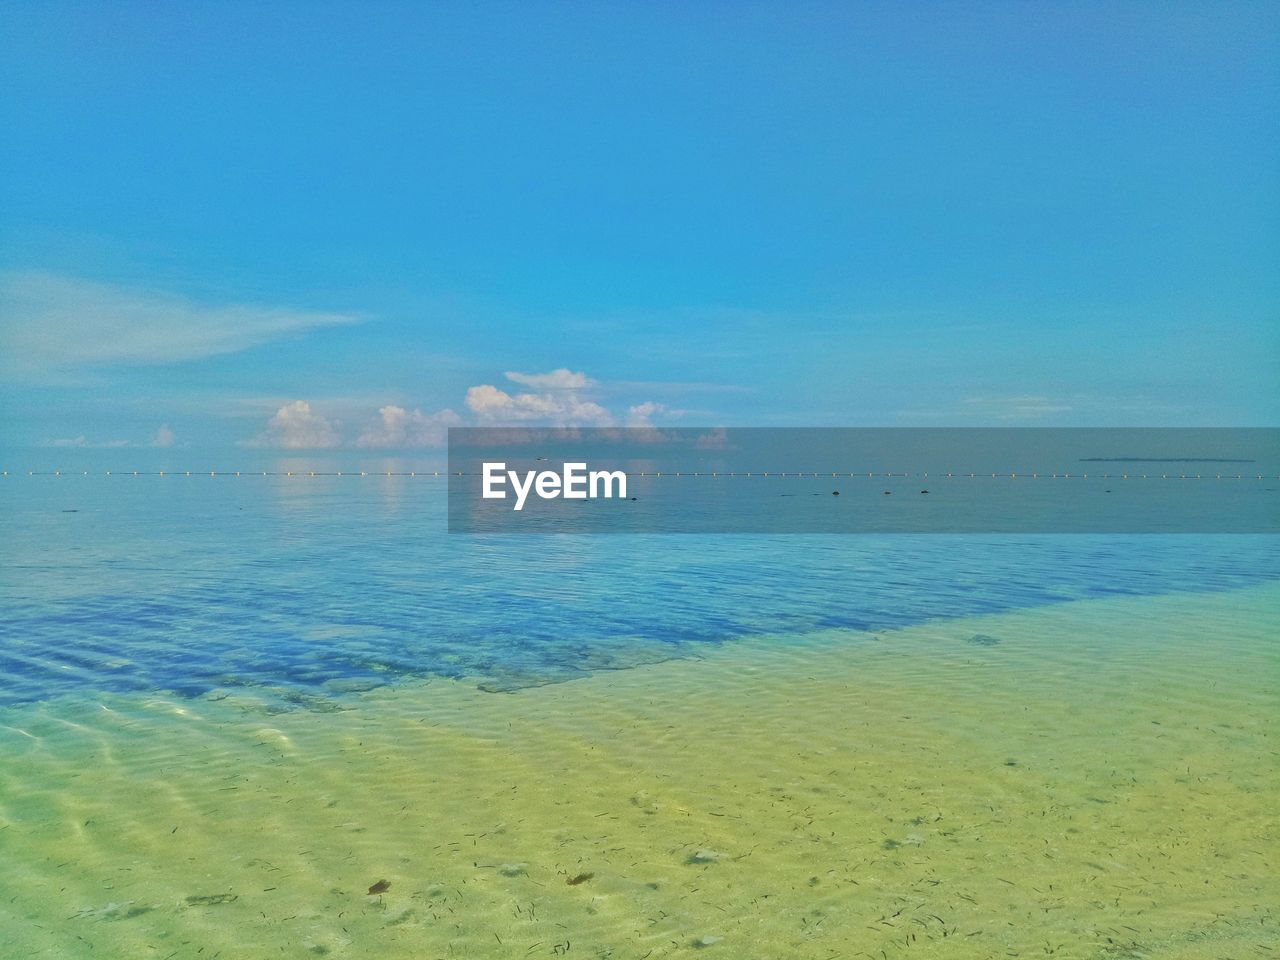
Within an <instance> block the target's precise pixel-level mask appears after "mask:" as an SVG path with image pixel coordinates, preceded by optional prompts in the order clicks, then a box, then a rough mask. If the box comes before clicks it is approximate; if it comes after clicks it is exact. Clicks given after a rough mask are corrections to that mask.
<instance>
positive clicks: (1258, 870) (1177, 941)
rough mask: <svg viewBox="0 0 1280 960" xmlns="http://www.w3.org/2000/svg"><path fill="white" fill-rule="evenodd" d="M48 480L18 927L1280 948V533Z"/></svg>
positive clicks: (134, 949)
mask: <svg viewBox="0 0 1280 960" xmlns="http://www.w3.org/2000/svg"><path fill="white" fill-rule="evenodd" d="M6 479H7V481H10V482H4V483H0V497H3V503H2V504H0V506H2V508H3V509H2V511H0V523H2V524H3V530H0V537H3V544H4V547H3V549H4V559H5V563H4V567H3V574H2V575H3V583H2V585H0V586H2V589H3V596H4V618H3V621H2V623H0V629H2V630H3V631H4V633H3V636H2V637H0V890H3V891H4V893H5V895H4V896H3V897H0V957H4V958H8V957H22V958H24V960H26V958H32V960H36V958H41V960H43V958H47V960H82V958H84V960H89V958H95V960H98V958H103V957H109V958H134V957H157V958H166V960H216V958H219V957H221V958H228V957H254V958H256V957H289V958H299V960H306V958H314V957H329V958H343V960H365V958H369V957H378V958H380V960H381V958H389V960H401V958H403V960H411V958H412V960H417V958H422V957H495V958H503V957H552V958H554V957H563V956H567V957H569V958H570V960H572V958H574V957H593V958H631V957H634V958H640V960H658V958H664V957H670V958H680V957H688V956H691V955H695V954H696V955H698V956H702V955H703V954H704V952H705V955H706V956H709V957H715V956H724V957H774V958H796V960H810V958H815V957H816V958H826V957H844V956H860V955H861V956H869V957H879V958H881V960H899V958H901V960H910V958H913V957H916V958H918V957H929V956H948V957H956V958H962V960H989V958H990V957H993V956H1023V957H1029V956H1037V957H1040V956H1053V957H1055V958H1058V960H1061V958H1082V960H1120V958H1129V960H1138V958H1146V957H1162V958H1164V957H1171V958H1179V960H1219V958H1222V957H1263V956H1274V955H1276V954H1277V952H1278V951H1280V936H1278V935H1277V931H1278V930H1280V910H1278V908H1277V906H1276V905H1277V904H1280V879H1277V878H1280V872H1278V871H1277V870H1276V869H1275V864H1276V863H1277V862H1280V843H1278V841H1277V837H1276V831H1275V810H1276V808H1277V802H1278V801H1280V765H1277V764H1276V763H1275V746H1274V745H1275V741H1276V737H1277V736H1280V695H1278V693H1277V691H1280V660H1278V652H1280V645H1278V644H1277V639H1278V638H1280V630H1278V629H1277V624H1280V552H1278V551H1277V546H1276V542H1275V539H1276V538H1268V537H1258V536H1222V537H1203V536H1130V537H1093V536H1058V537H987V538H977V537H958V536H950V537H948V536H937V537H907V536H896V537H879V538H860V537H851V536H828V537H755V536H706V537H702V536H698V537H681V536H665V537H641V536H600V537H576V538H575V537H558V536H533V537H527V538H512V537H503V538H498V537H490V538H481V537H476V538H470V537H460V536H453V537H451V536H448V535H446V534H445V533H444V532H443V528H444V521H445V504H444V500H445V497H444V483H443V481H438V480H435V479H434V478H431V479H427V478H394V477H393V478H389V479H388V478H383V477H376V478H375V477H366V478H310V477H305V478H303V477H295V478H261V477H257V478H252V479H250V478H247V477H245V478H240V479H237V478H212V477H204V478H197V477H192V478H189V479H188V478H185V477H183V478H181V479H179V478H164V479H160V478H148V477H139V478H132V477H112V478H105V477H101V476H96V477H87V478H85V477H61V478H41V477H32V478H14V477H10V478H6ZM64 511H75V512H64ZM622 668H628V669H622ZM555 681H573V682H555ZM490 691H501V692H499V693H495V692H490Z"/></svg>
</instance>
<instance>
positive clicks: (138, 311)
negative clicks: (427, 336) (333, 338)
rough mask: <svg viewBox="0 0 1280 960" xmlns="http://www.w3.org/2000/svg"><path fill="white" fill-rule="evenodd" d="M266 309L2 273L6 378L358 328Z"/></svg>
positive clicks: (0, 346) (0, 345)
mask: <svg viewBox="0 0 1280 960" xmlns="http://www.w3.org/2000/svg"><path fill="white" fill-rule="evenodd" d="M356 319H357V318H356V317H354V316H351V315H348V314H340V313H320V312H315V311H310V310H298V309H294V308H292V307H278V306H266V305H262V304H250V303H239V304H236V303H232V304H206V303H197V302H195V301H193V300H189V299H187V298H185V297H181V296H178V295H176V294H172V293H165V292H162V291H154V290H140V289H134V288H130V287H122V286H115V285H112V284H105V283H97V282H94V281H91V280H83V279H80V278H78V277H68V276H62V275H59V274H53V273H43V272H36V271H25V272H6V273H0V373H4V374H7V375H9V376H17V377H28V376H35V375H38V374H40V373H43V372H47V371H51V370H58V369H66V368H70V367H79V366H86V365H106V364H125V365H145V364H160V363H172V362H176V361H180V360H192V359H196V358H199V357H210V356H215V355H218V354H226V353H234V352H236V351H239V350H244V349H247V348H249V347H253V346H257V345H258V344H262V343H267V342H268V341H271V340H278V339H281V338H283V337H288V336H294V335H297V334H300V333H303V332H306V331H308V330H314V329H317V328H320V327H331V326H336V325H339V324H347V323H354V322H356Z"/></svg>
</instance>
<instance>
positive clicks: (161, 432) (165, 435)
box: [151, 423, 176, 447]
mask: <svg viewBox="0 0 1280 960" xmlns="http://www.w3.org/2000/svg"><path fill="white" fill-rule="evenodd" d="M175 439H176V438H175V437H174V434H173V431H172V430H170V429H169V425H168V424H167V423H162V424H160V428H159V429H158V430H156V435H155V436H154V437H153V438H152V439H151V445H152V446H153V447H172V446H173V441H174V440H175Z"/></svg>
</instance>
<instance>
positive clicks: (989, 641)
mask: <svg viewBox="0 0 1280 960" xmlns="http://www.w3.org/2000/svg"><path fill="white" fill-rule="evenodd" d="M964 642H965V643H972V644H974V645H975V646H979V647H994V646H995V645H996V644H997V643H999V642H1000V638H999V637H992V636H989V635H987V634H985V633H975V634H974V635H973V636H972V637H966V638H965V641H964Z"/></svg>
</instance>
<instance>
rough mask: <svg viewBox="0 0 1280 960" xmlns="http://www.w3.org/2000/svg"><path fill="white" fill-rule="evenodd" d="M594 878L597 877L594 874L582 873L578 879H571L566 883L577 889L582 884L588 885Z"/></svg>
mask: <svg viewBox="0 0 1280 960" xmlns="http://www.w3.org/2000/svg"><path fill="white" fill-rule="evenodd" d="M594 876H595V874H594V873H580V874H578V875H577V876H576V877H570V878H569V879H568V880H566V881H565V883H567V884H568V885H569V886H571V887H576V886H577V885H578V884H580V883H586V882H587V881H588V880H590V879H591V878H592V877H594Z"/></svg>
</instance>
